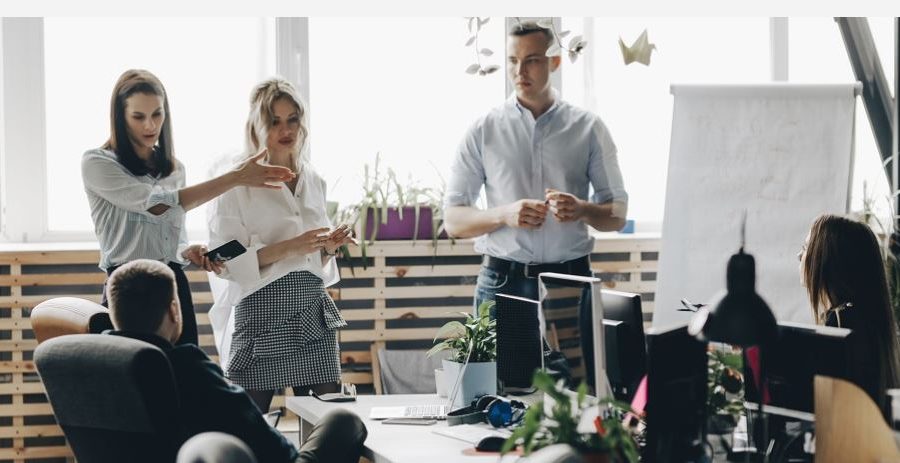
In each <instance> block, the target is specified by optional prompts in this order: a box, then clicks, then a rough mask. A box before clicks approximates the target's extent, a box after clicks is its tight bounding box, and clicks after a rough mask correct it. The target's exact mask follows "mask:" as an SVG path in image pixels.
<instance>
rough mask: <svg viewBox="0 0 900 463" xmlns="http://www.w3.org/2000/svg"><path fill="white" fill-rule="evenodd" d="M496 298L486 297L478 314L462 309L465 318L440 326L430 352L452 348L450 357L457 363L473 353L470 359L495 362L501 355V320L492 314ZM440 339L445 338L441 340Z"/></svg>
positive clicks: (479, 307) (472, 360) (471, 360)
mask: <svg viewBox="0 0 900 463" xmlns="http://www.w3.org/2000/svg"><path fill="white" fill-rule="evenodd" d="M493 307H494V301H484V302H482V303H481V305H480V306H478V316H477V317H475V316H473V315H472V314H471V313H466V312H459V313H460V314H462V315H464V316H465V317H466V319H465V320H464V321H462V322H461V321H458V320H452V321H449V322H447V323H446V324H444V326H442V327H441V328H440V329H438V332H437V334H435V336H434V342H435V343H436V344H435V345H434V346H433V347H432V348H431V349H430V350H429V351H428V354H427V355H428V356H429V357H431V356H432V355H434V354H436V353H438V352H443V351H445V350H452V351H453V356H452V357H451V358H450V360H453V361H454V362H457V363H463V362H465V361H466V354H469V362H493V361H494V360H496V359H497V320H495V319H493V318H491V308H493ZM438 339H443V341H441V342H438Z"/></svg>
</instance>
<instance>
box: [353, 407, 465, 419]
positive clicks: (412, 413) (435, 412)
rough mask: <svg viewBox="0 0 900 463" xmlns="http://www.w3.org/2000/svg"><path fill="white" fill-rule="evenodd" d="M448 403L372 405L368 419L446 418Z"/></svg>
mask: <svg viewBox="0 0 900 463" xmlns="http://www.w3.org/2000/svg"><path fill="white" fill-rule="evenodd" d="M449 411H450V406H449V405H440V404H430V405H406V406H402V405H401V406H397V407H372V411H370V412H369V419H372V420H386V419H388V418H414V419H423V420H446V419H447V412H449Z"/></svg>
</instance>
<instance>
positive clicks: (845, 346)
mask: <svg viewBox="0 0 900 463" xmlns="http://www.w3.org/2000/svg"><path fill="white" fill-rule="evenodd" d="M851 340H852V338H851V331H850V330H848V329H845V328H833V327H830V326H818V325H805V324H800V323H791V322H778V336H777V338H776V340H775V342H774V343H773V344H772V345H771V346H769V347H768V348H766V349H764V350H762V351H761V352H762V364H761V365H760V362H759V360H757V355H758V354H756V353H754V352H759V351H758V350H756V349H755V348H753V349H747V350H746V351H745V355H744V369H745V375H744V377H745V378H748V380H747V381H745V386H746V387H745V390H746V392H745V394H746V400H747V401H748V402H752V403H758V402H759V396H760V394H759V388H758V386H757V380H756V378H758V377H759V375H760V371H765V372H766V377H767V378H768V384H767V391H768V392H767V393H766V401H765V403H766V404H768V405H774V406H776V407H781V408H786V409H789V410H797V411H802V412H810V413H811V412H813V397H814V395H813V379H814V378H815V376H816V375H825V376H830V377H834V378H841V379H850V372H851V369H852V368H853V365H852V359H853V356H852V351H851V349H852V348H853V345H852V344H851Z"/></svg>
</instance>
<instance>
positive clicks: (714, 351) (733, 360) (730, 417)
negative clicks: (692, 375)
mask: <svg viewBox="0 0 900 463" xmlns="http://www.w3.org/2000/svg"><path fill="white" fill-rule="evenodd" d="M706 353H707V375H706V378H707V382H706V385H707V393H706V401H707V402H706V417H707V420H708V422H709V425H708V429H709V432H710V433H712V434H727V433H729V432H731V431H732V430H733V429H734V426H735V425H736V424H737V420H738V418H739V417H740V415H741V413H743V411H744V378H743V375H742V374H741V370H742V368H743V360H742V358H741V352H740V350H737V349H734V348H732V347H730V346H727V345H721V347H716V345H714V344H710V345H709V347H708V348H707V351H706Z"/></svg>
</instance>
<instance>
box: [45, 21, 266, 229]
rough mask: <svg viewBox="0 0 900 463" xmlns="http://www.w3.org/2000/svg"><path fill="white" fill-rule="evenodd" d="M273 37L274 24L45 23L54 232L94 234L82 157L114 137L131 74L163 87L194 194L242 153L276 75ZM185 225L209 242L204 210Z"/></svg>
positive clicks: (50, 213) (49, 180) (50, 202)
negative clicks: (120, 88) (261, 96)
mask: <svg viewBox="0 0 900 463" xmlns="http://www.w3.org/2000/svg"><path fill="white" fill-rule="evenodd" d="M274 37H275V32H274V20H271V19H269V20H266V19H258V18H239V19H210V18H204V19H202V20H198V19H196V18H184V19H136V18H126V19H121V18H103V19H88V18H47V19H45V20H44V50H45V54H44V58H45V59H44V66H45V76H46V77H45V89H46V99H45V101H46V134H47V135H46V146H47V152H46V157H47V169H46V175H47V183H46V185H47V211H46V212H47V217H48V220H47V228H48V229H49V231H51V232H53V231H88V230H92V229H93V225H92V223H91V217H90V211H89V209H88V204H87V198H86V196H85V194H84V191H83V186H82V182H81V174H80V172H81V169H80V160H81V154H82V153H83V152H84V151H86V150H87V149H90V148H94V147H98V146H100V145H101V144H103V142H104V141H105V140H106V139H107V138H108V136H109V100H110V95H111V92H112V88H113V85H114V84H115V82H116V80H117V79H118V77H119V75H120V74H121V73H122V72H123V71H124V70H126V69H130V68H141V69H147V70H150V71H151V72H153V73H154V74H156V75H157V77H159V78H160V80H161V81H162V82H163V85H165V87H166V90H167V92H168V94H169V105H170V111H171V120H172V123H173V126H172V128H173V139H174V142H175V150H176V151H175V153H176V156H177V157H178V159H180V160H181V162H182V163H184V165H185V168H186V170H187V182H188V184H189V185H190V184H194V183H197V182H199V181H202V180H205V179H206V178H207V177H208V175H209V170H210V168H211V167H212V166H213V164H214V162H215V161H216V160H217V159H219V158H221V157H222V156H227V155H228V154H235V153H236V152H237V151H239V150H240V149H241V148H242V147H243V126H244V121H245V120H246V117H247V111H248V101H249V94H250V90H251V89H252V87H253V85H254V84H255V83H257V82H258V81H259V80H260V79H262V78H264V77H266V76H269V75H272V74H274V72H275V60H274V57H275V49H274V48H275V47H274ZM187 217H188V218H187V226H188V229H189V230H191V231H192V232H195V233H194V235H195V236H203V231H205V230H206V217H205V214H204V211H202V210H197V211H192V212H191V213H189V214H188V215H187ZM198 231H199V232H201V233H199V234H197V233H196V232H198Z"/></svg>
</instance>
